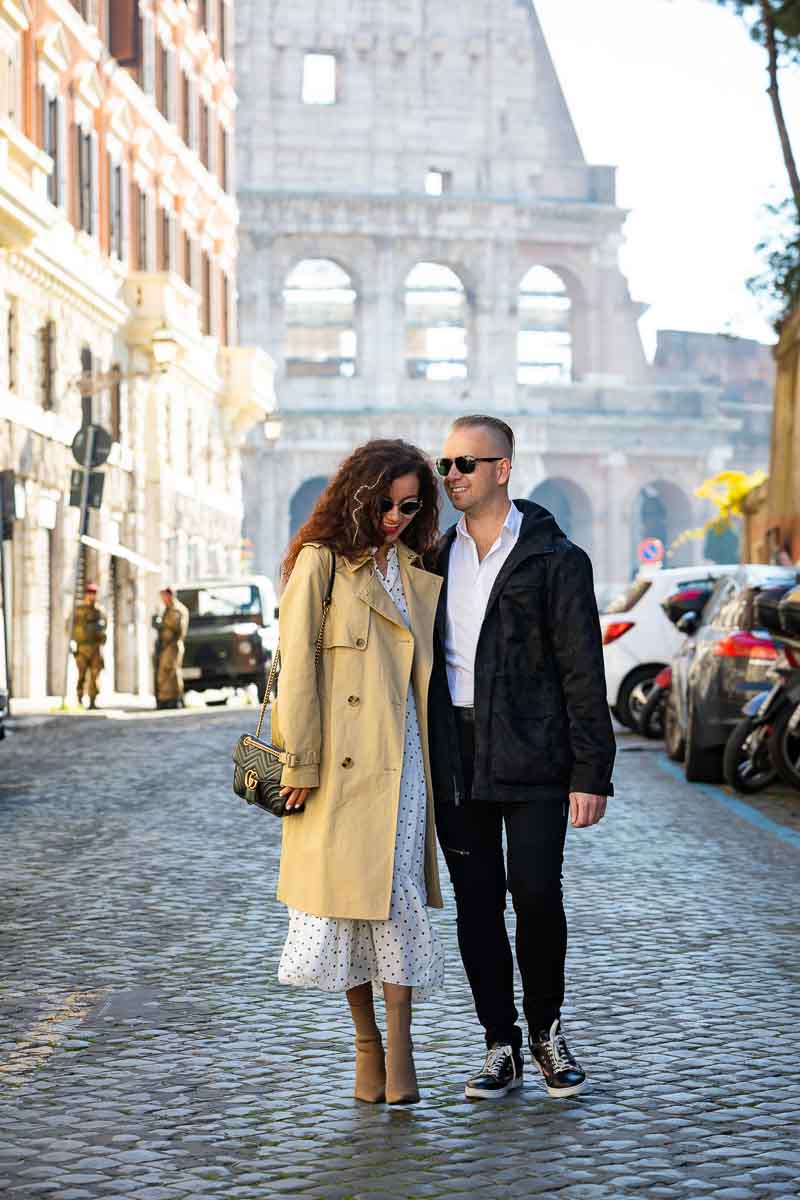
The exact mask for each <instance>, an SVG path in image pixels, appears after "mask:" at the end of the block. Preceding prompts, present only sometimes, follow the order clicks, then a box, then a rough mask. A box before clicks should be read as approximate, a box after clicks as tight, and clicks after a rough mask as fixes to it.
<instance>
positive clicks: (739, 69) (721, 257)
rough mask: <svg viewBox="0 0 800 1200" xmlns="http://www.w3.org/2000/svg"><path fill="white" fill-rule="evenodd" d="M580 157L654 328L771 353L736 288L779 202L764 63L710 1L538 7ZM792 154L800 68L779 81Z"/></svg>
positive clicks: (780, 170) (650, 337) (762, 325)
mask: <svg viewBox="0 0 800 1200" xmlns="http://www.w3.org/2000/svg"><path fill="white" fill-rule="evenodd" d="M535 8H536V11H537V13H538V15H539V20H540V22H541V24H542V27H543V29H544V32H545V36H546V38H547V42H548V45H549V47H550V52H551V54H552V56H553V60H554V62H555V66H556V70H557V72H558V75H559V78H560V80H561V84H562V87H563V89H564V92H565V94H566V98H567V103H568V105H569V107H570V111H571V113H572V118H573V121H574V122H575V125H576V127H577V130H578V136H579V138H580V140H581V144H582V146H583V151H584V154H585V155H586V158H587V159H588V161H590V162H594V163H610V164H613V165H615V166H616V167H617V168H618V170H617V200H618V203H619V204H620V205H621V206H622V207H623V208H627V209H630V210H631V211H630V216H629V217H628V220H627V222H626V225H625V237H626V243H625V245H624V247H623V248H622V251H621V254H620V262H621V265H622V269H623V271H624V273H625V275H626V276H627V278H628V282H629V286H630V290H631V294H632V296H633V298H634V299H635V300H639V301H643V302H644V303H646V304H649V306H650V307H649V310H648V312H647V313H646V314H645V315H644V316H643V317H642V320H641V326H640V327H641V330H642V336H643V339H644V342H645V347H646V349H647V351H648V354H649V355H652V353H653V351H654V347H655V331H656V330H657V329H659V328H660V329H691V330H698V331H703V332H711V333H716V332H724V333H733V334H738V335H740V336H743V337H756V338H759V339H760V340H762V341H767V342H773V341H774V340H775V335H774V333H773V331H772V328H771V325H770V321H769V319H768V314H765V313H764V312H763V310H762V309H761V308H760V307H759V304H758V302H757V301H756V300H755V299H754V298H753V297H752V296H750V294H749V293H748V291H747V288H746V286H745V281H746V279H747V278H748V276H750V275H752V274H754V273H756V272H757V271H758V269H759V258H758V256H757V254H756V253H755V246H756V244H757V242H758V241H759V239H760V237H761V236H762V235H763V233H764V232H765V231H766V228H767V224H766V222H767V218H766V217H765V215H764V213H763V206H764V204H765V202H773V203H774V202H777V201H779V200H781V199H782V198H783V197H784V196H785V195H787V194H788V190H789V188H788V181H787V178H786V172H785V168H784V166H783V159H782V156H781V151H780V144H779V142H778V136H777V132H776V130H775V125H774V122H773V118H772V109H771V106H770V103H769V99H768V97H767V95H766V86H767V76H766V54H765V52H764V50H763V49H762V48H761V47H760V46H758V45H756V44H755V43H754V42H752V41H751V40H750V37H749V35H748V32H747V30H746V27H745V25H744V23H743V21H742V19H741V18H740V17H737V16H736V15H735V14H734V13H733V12H731V11H730V10H727V9H724V8H721V7H719V6H718V5H717V4H715V3H714V0H535ZM781 75H782V78H781V91H782V96H783V102H784V109H785V111H786V113H787V116H791V117H793V120H792V124H791V130H792V134H793V137H794V144H795V148H796V151H797V152H798V153H800V67H795V68H789V70H788V71H784V72H782V73H781Z"/></svg>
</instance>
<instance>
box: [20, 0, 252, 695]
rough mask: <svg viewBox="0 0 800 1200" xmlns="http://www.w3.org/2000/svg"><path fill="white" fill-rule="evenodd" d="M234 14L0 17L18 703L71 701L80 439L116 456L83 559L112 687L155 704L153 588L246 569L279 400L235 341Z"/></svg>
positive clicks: (191, 11) (133, 6)
mask: <svg viewBox="0 0 800 1200" xmlns="http://www.w3.org/2000/svg"><path fill="white" fill-rule="evenodd" d="M232 19H233V4H232V3H230V2H229V0H207V2H206V3H202V2H199V0H189V2H188V3H187V2H184V0H138V2H137V0H106V2H105V3H103V2H102V0H74V2H73V3H69V2H68V0H2V2H0V470H2V469H11V470H13V472H14V482H15V489H14V491H15V498H16V505H15V507H16V513H17V519H16V520H15V521H14V523H13V538H12V540H11V541H10V542H6V543H5V565H6V575H7V582H8V584H9V586H8V589H7V592H8V599H9V605H8V609H9V611H8V613H7V617H8V625H9V632H10V650H11V654H10V658H11V662H10V664H9V666H10V668H11V678H12V682H13V688H14V693H15V694H16V695H17V696H25V697H43V696H45V695H48V694H59V693H60V691H61V688H62V683H63V670H64V662H65V658H66V651H67V644H66V636H67V628H68V623H69V616H70V613H71V606H72V580H73V574H74V571H75V562H76V554H77V546H78V533H79V531H78V510H77V508H74V507H70V504H69V491H70V487H69V485H70V471H71V468H72V467H73V466H74V465H75V464H74V462H73V459H72V455H71V451H70V445H71V442H72V439H73V438H74V436H75V434H76V432H77V430H78V429H79V427H80V426H81V424H82V423H83V422H85V421H87V420H89V419H91V420H92V421H93V422H95V423H97V424H99V425H101V426H103V427H104V428H105V429H106V430H108V432H109V433H110V434H111V437H112V440H113V445H112V449H111V454H110V457H109V459H108V463H107V465H106V466H105V467H104V468H103V470H104V474H105V481H104V495H103V500H102V506H101V507H100V508H99V509H98V510H93V511H91V513H90V517H89V522H88V529H87V530H86V531H85V533H86V540H84V542H83V543H82V549H81V553H82V555H83V563H82V577H83V578H84V579H89V578H92V579H94V580H95V581H96V582H97V583H98V585H99V600H100V602H101V603H102V604H103V605H104V606H105V607H106V608H107V610H108V612H109V615H110V618H111V622H110V630H109V638H108V645H107V648H106V649H107V653H106V663H107V667H106V676H105V681H104V684H105V689H106V691H108V690H117V691H122V692H134V693H149V692H151V691H152V677H151V632H150V617H151V615H152V612H153V610H154V609H155V606H156V603H157V596H158V589H159V587H160V586H162V585H163V582H164V581H166V580H175V579H178V578H183V577H186V576H191V575H196V574H199V573H203V574H206V573H213V574H218V573H227V572H236V571H237V570H238V569H239V566H240V555H241V522H242V494H241V482H240V452H241V447H242V444H243V440H244V438H245V437H246V435H247V434H248V433H249V432H250V431H252V430H253V428H254V427H256V426H260V427H261V430H262V431H263V430H264V429H265V428H267V426H266V424H265V422H266V418H267V417H268V416H269V415H270V413H272V411H273V410H274V407H275V397H274V389H273V379H272V363H271V360H270V358H269V357H268V355H267V354H266V353H265V352H264V351H263V350H261V349H256V348H254V347H247V346H240V345H238V344H237V311H236V296H237V281H236V260H237V224H238V210H237V203H236V199H235V195H234V179H233V161H234V159H233V139H234V123H235V120H234V119H235V111H236V103H237V101H236V93H235V90H234V77H233V63H232V50H233V33H232ZM109 373H110V375H109ZM116 374H118V375H119V380H118V381H117V382H115V383H114V385H113V386H110V387H106V388H104V389H103V388H101V386H100V385H101V384H102V383H103V381H104V380H105V379H106V377H108V378H110V379H111V380H113V379H115V378H116ZM81 378H83V379H84V380H88V381H89V382H87V383H86V385H85V389H86V391H87V392H89V393H90V394H85V395H82V393H81V390H80V388H79V387H77V386H76V383H77V382H78V381H79V380H80V379H81ZM91 381H93V382H91ZM273 424H274V422H273ZM1 654H2V650H0V655H1ZM101 701H102V695H101Z"/></svg>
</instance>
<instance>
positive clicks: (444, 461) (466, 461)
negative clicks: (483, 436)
mask: <svg viewBox="0 0 800 1200" xmlns="http://www.w3.org/2000/svg"><path fill="white" fill-rule="evenodd" d="M502 461H503V455H501V456H500V457H499V458H473V457H472V455H471V454H459V455H457V456H456V457H455V458H437V460H436V470H437V471H438V472H439V474H440V475H441V476H442V477H444V476H445V475H449V474H450V468H451V467H452V465H453V463H455V464H456V470H457V471H458V473H459V475H471V474H472V472H473V471H474V470H475V468H476V466H477V465H478V463H479V462H502Z"/></svg>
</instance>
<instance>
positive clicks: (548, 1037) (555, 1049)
mask: <svg viewBox="0 0 800 1200" xmlns="http://www.w3.org/2000/svg"><path fill="white" fill-rule="evenodd" d="M529 1045H530V1048H531V1054H532V1055H533V1061H534V1062H535V1063H536V1065H537V1067H538V1068H539V1070H540V1071H541V1072H542V1075H543V1076H544V1082H545V1086H546V1087H547V1090H548V1092H549V1093H550V1095H551V1096H575V1095H577V1093H578V1092H579V1091H580V1090H581V1088H582V1087H583V1085H584V1084H585V1083H586V1073H585V1071H582V1070H581V1068H580V1066H579V1064H578V1063H577V1062H576V1061H575V1059H574V1058H573V1057H572V1055H571V1054H570V1050H569V1046H568V1045H567V1042H566V1038H565V1037H564V1035H563V1033H562V1032H561V1022H560V1021H559V1020H558V1019H556V1020H555V1021H553V1024H552V1025H551V1026H550V1029H549V1031H548V1030H547V1029H542V1030H539V1031H538V1032H537V1033H536V1035H535V1037H531V1038H530V1039H529Z"/></svg>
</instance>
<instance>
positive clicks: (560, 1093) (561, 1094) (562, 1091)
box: [539, 1067, 589, 1100]
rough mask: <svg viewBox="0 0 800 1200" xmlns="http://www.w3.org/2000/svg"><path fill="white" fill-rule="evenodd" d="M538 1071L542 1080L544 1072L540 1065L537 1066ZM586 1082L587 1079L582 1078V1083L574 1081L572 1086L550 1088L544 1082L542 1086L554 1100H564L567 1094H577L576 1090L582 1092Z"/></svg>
mask: <svg viewBox="0 0 800 1200" xmlns="http://www.w3.org/2000/svg"><path fill="white" fill-rule="evenodd" d="M539 1073H540V1074H541V1076H542V1079H543V1080H544V1072H543V1071H542V1069H541V1067H540V1068H539ZM588 1082H589V1080H588V1079H584V1080H583V1082H582V1083H576V1084H575V1085H574V1087H569V1088H551V1087H547V1084H546V1083H545V1085H544V1086H545V1087H546V1088H547V1094H548V1096H552V1097H553V1099H554V1100H566V1099H567V1097H568V1096H577V1094H578V1092H582V1091H583V1089H584V1088H585V1087H586V1084H587V1083H588Z"/></svg>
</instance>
